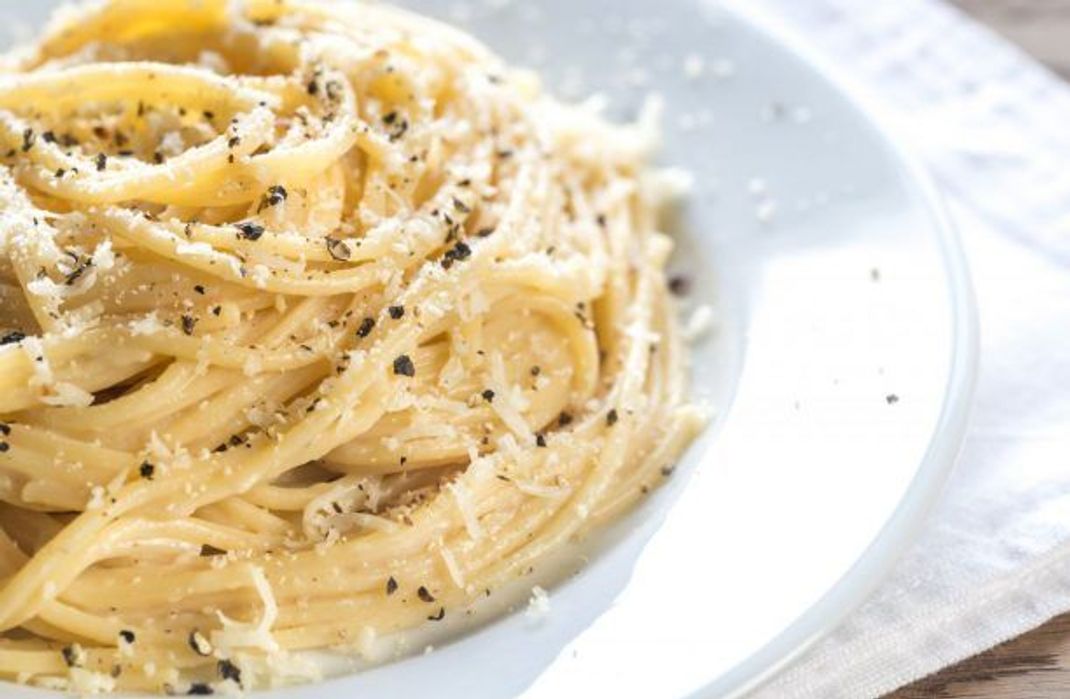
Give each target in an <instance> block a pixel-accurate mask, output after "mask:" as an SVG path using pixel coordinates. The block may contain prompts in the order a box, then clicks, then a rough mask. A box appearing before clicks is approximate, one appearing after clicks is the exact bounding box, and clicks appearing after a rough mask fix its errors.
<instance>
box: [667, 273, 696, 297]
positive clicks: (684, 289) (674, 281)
mask: <svg viewBox="0 0 1070 699" xmlns="http://www.w3.org/2000/svg"><path fill="white" fill-rule="evenodd" d="M669 291H670V292H672V294H673V296H687V295H688V294H689V293H691V280H690V279H688V278H687V277H684V276H680V275H677V276H675V277H670V278H669Z"/></svg>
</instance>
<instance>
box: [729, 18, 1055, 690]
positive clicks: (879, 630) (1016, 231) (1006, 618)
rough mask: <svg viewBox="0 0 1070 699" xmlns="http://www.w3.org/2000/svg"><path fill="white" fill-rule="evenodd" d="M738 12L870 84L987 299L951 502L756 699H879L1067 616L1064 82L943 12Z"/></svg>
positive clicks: (979, 293)
mask: <svg viewBox="0 0 1070 699" xmlns="http://www.w3.org/2000/svg"><path fill="white" fill-rule="evenodd" d="M738 4H739V5H741V6H742V5H746V6H747V7H746V9H745V11H746V12H748V13H752V12H757V13H758V14H759V15H760V19H761V20H763V21H769V22H773V23H775V24H778V25H780V28H781V29H784V30H786V31H789V32H792V33H794V34H796V35H797V36H798V37H799V38H800V39H801V40H802V41H803V42H804V43H806V42H808V43H809V44H810V46H811V47H812V48H813V49H814V51H816V52H817V53H818V54H824V57H825V58H826V59H828V60H829V61H830V62H831V63H834V64H835V65H838V66H842V67H845V68H843V69H845V70H847V71H848V73H849V74H848V76H847V77H848V78H850V79H853V80H854V81H855V82H858V83H860V84H863V85H865V86H866V87H867V89H868V90H869V92H870V96H871V97H875V98H876V100H877V103H878V106H879V108H881V109H883V110H885V111H886V116H888V117H891V118H892V119H893V120H894V121H895V122H896V126H897V127H898V129H897V132H898V134H899V135H900V136H901V137H905V138H906V139H907V141H908V144H907V145H912V146H913V147H914V149H915V150H916V151H917V152H918V153H919V154H920V155H922V157H923V158H924V159H925V161H927V163H928V164H929V166H930V168H931V170H932V171H933V173H935V175H936V177H937V179H938V181H939V182H940V183H941V185H942V186H943V188H944V190H945V191H946V192H947V193H948V195H949V197H948V198H949V199H950V203H951V209H952V213H953V215H954V218H955V219H956V220H957V222H958V225H959V228H960V231H961V234H962V237H963V241H964V244H965V247H966V249H967V254H968V257H969V261H970V264H971V267H972V273H973V279H974V285H975V288H976V291H977V296H978V304H979V307H980V317H981V328H982V330H981V332H982V369H981V376H980V382H979V384H978V390H977V398H976V407H975V410H974V416H973V420H972V427H971V429H970V432H969V435H968V437H967V440H966V443H965V446H964V450H963V453H962V456H961V459H960V462H959V464H958V467H957V470H956V472H955V474H954V476H953V478H952V480H951V482H950V484H949V486H948V489H947V493H946V496H945V498H944V501H943V503H942V504H941V505H940V506H939V507H938V509H937V511H936V512H935V513H934V515H933V516H932V518H931V520H930V522H929V524H928V525H927V528H926V530H925V531H924V533H923V534H922V535H921V537H920V538H919V540H918V541H917V543H916V544H915V545H914V547H913V548H912V549H911V550H910V551H909V553H908V554H907V555H906V556H905V557H904V558H903V559H902V560H901V561H900V562H899V564H898V566H897V567H896V568H895V570H894V572H893V573H892V575H891V576H890V577H889V578H888V579H887V581H885V582H884V583H883V584H882V586H881V587H880V588H879V589H878V590H877V591H876V592H875V594H874V595H873V596H872V597H871V598H870V599H869V601H868V602H866V603H865V604H864V605H863V606H862V607H861V608H860V609H858V610H857V611H856V612H854V613H853V614H852V615H851V616H849V617H848V618H847V620H846V621H845V622H844V623H843V624H842V625H841V626H840V627H839V628H838V629H837V630H836V631H834V632H833V633H832V634H831V635H829V636H827V637H826V638H824V639H823V640H821V641H820V642H818V643H817V644H815V645H814V646H813V647H812V648H810V649H809V650H808V651H807V652H805V653H804V654H803V655H801V656H800V657H799V658H797V659H796V660H795V661H794V662H793V663H792V664H790V665H789V666H788V667H786V668H785V669H784V670H783V671H781V672H780V673H779V674H778V675H776V676H775V677H773V678H772V679H771V680H770V682H769V683H767V684H766V685H765V686H763V687H762V688H760V689H758V690H756V691H755V692H754V693H753V696H755V697H760V698H761V699H767V698H773V697H775V698H776V699H795V698H801V697H815V698H816V697H820V698H821V699H829V698H835V697H849V698H851V699H858V698H865V697H878V696H881V695H883V694H885V693H887V692H889V691H892V690H894V689H896V688H898V687H901V686H903V685H905V684H907V683H910V682H912V681H914V680H917V679H919V678H921V677H924V676H926V675H929V674H931V673H933V672H935V671H937V670H939V669H940V668H942V667H946V666H947V665H950V664H952V663H955V662H957V661H959V660H962V659H964V658H966V657H968V656H971V655H974V654H976V653H978V652H980V651H983V650H985V649H988V648H990V647H992V646H993V645H996V644H998V643H1000V642H1002V641H1005V640H1007V639H1010V638H1012V637H1014V636H1017V635H1020V634H1022V633H1024V632H1026V631H1028V630H1030V629H1032V628H1034V627H1036V626H1038V625H1040V624H1042V623H1043V622H1045V621H1047V620H1048V619H1050V618H1051V617H1053V616H1055V615H1057V614H1060V613H1063V612H1066V611H1068V610H1070V517H1068V516H1067V512H1070V456H1068V455H1070V129H1068V128H1067V126H1066V125H1067V124H1070V87H1068V86H1067V85H1065V84H1064V83H1063V82H1062V81H1061V80H1060V79H1059V78H1058V77H1056V76H1055V75H1053V74H1051V73H1050V72H1048V71H1047V70H1046V69H1044V68H1043V67H1041V66H1040V65H1038V64H1037V63H1035V62H1034V61H1033V60H1031V59H1030V58H1028V57H1027V56H1025V55H1024V54H1023V53H1022V52H1020V51H1019V50H1017V49H1016V48H1014V47H1012V46H1011V45H1009V44H1008V43H1006V42H1004V41H1003V40H1002V39H999V38H997V37H996V36H994V35H993V34H991V33H990V32H988V31H987V30H985V29H984V28H982V27H981V26H979V25H977V24H976V23H974V22H972V21H971V20H969V19H968V18H967V17H965V16H964V15H962V14H961V13H960V12H958V11H957V10H954V9H952V8H951V7H949V6H947V5H945V4H942V3H940V2H937V1H936V0H896V1H895V2H880V3H875V2H869V1H868V0H739V2H738ZM910 141H912V142H913V143H910Z"/></svg>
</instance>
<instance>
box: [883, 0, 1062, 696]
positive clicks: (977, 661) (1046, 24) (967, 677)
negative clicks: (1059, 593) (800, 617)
mask: <svg viewBox="0 0 1070 699" xmlns="http://www.w3.org/2000/svg"><path fill="white" fill-rule="evenodd" d="M878 1H879V0H878ZM885 1H891V2H894V1H895V0H885ZM953 2H954V3H955V4H956V5H958V6H959V7H961V8H962V9H963V10H965V11H966V12H968V13H969V14H971V15H973V16H974V17H976V18H977V19H979V20H981V21H982V22H984V23H985V24H987V25H988V26H989V27H991V28H992V29H994V30H995V31H997V32H999V33H1000V34H1002V35H1003V36H1005V37H1006V38H1008V39H1010V40H1011V41H1013V42H1015V43H1016V44H1018V45H1019V46H1021V47H1022V48H1024V49H1025V50H1026V51H1028V52H1029V53H1031V54H1032V55H1033V56H1035V57H1036V58H1038V59H1039V60H1041V61H1043V62H1044V63H1046V64H1047V65H1048V66H1050V67H1051V68H1052V69H1053V70H1055V71H1056V72H1057V73H1059V74H1060V75H1062V76H1063V77H1065V78H1068V79H1070V0H953ZM886 699H1070V615H1066V616H1061V617H1059V618H1057V619H1054V620H1053V621H1051V622H1049V623H1048V624H1045V625H1044V626H1042V627H1041V628H1039V629H1037V630H1036V631H1033V632H1032V633H1029V634H1026V635H1025V636H1022V637H1021V638H1017V639H1014V640H1012V641H1008V642H1007V643H1004V644H1003V645H1001V646H998V647H996V648H994V649H992V650H990V651H988V652H987V653H982V654H981V655H979V656H977V657H974V658H970V659H969V660H966V661H963V662H961V663H959V664H958V665H955V666H953V667H950V668H948V669H946V670H944V671H942V672H939V673H937V674H935V675H933V676H932V677H927V678H925V679H923V680H921V681H919V682H916V683H914V684H912V685H910V686H909V687H906V688H904V689H901V690H899V691H898V692H895V693H893V694H891V695H889V696H888V697H887V698H886Z"/></svg>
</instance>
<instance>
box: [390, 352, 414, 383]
mask: <svg viewBox="0 0 1070 699" xmlns="http://www.w3.org/2000/svg"><path fill="white" fill-rule="evenodd" d="M394 373H395V374H397V375H398V376H408V377H409V378H412V377H413V376H416V367H415V366H414V365H413V363H412V359H411V358H410V357H409V355H407V354H403V355H401V356H400V357H398V358H397V359H395V360H394Z"/></svg>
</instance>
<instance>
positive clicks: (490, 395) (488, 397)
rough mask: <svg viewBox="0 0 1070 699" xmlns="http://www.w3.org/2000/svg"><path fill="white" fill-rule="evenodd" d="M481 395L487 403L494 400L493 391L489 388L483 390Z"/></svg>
mask: <svg viewBox="0 0 1070 699" xmlns="http://www.w3.org/2000/svg"><path fill="white" fill-rule="evenodd" d="M482 395H483V400H485V401H487V402H488V403H492V402H494V391H492V390H490V389H489V388H488V389H486V390H485V391H483V394H482Z"/></svg>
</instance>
